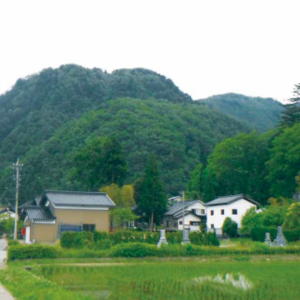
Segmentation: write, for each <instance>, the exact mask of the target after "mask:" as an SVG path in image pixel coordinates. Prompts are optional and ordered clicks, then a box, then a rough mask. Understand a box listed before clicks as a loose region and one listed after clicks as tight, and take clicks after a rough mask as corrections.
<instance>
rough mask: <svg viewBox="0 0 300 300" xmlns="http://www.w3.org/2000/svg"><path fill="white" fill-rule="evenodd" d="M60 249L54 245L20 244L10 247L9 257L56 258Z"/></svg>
mask: <svg viewBox="0 0 300 300" xmlns="http://www.w3.org/2000/svg"><path fill="white" fill-rule="evenodd" d="M58 256H59V251H58V249H57V248H55V247H53V246H46V245H18V246H11V247H9V248H8V259H9V260H15V259H32V258H56V257H58Z"/></svg>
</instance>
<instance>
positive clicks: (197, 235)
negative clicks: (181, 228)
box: [190, 231, 220, 246]
mask: <svg viewBox="0 0 300 300" xmlns="http://www.w3.org/2000/svg"><path fill="white" fill-rule="evenodd" d="M190 241H191V243H192V244H195V245H201V246H219V245H220V242H219V240H218V238H217V236H216V234H215V232H204V233H203V232H198V231H192V232H191V233H190Z"/></svg>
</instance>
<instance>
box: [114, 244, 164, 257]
mask: <svg viewBox="0 0 300 300" xmlns="http://www.w3.org/2000/svg"><path fill="white" fill-rule="evenodd" d="M158 253H159V249H158V248H157V247H156V246H154V245H150V244H146V243H125V244H120V245H118V246H116V247H114V248H113V249H112V251H111V256H113V257H145V256H156V255H157V254H158Z"/></svg>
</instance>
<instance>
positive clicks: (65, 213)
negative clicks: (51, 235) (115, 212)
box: [54, 208, 110, 231]
mask: <svg viewBox="0 0 300 300" xmlns="http://www.w3.org/2000/svg"><path fill="white" fill-rule="evenodd" d="M54 215H55V216H56V223H57V226H58V228H59V226H60V225H62V224H69V225H83V224H95V225H96V230H97V231H109V228H110V220H109V210H87V209H82V210H80V209H57V208H56V209H55V212H54Z"/></svg>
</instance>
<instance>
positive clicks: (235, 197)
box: [205, 194, 259, 206]
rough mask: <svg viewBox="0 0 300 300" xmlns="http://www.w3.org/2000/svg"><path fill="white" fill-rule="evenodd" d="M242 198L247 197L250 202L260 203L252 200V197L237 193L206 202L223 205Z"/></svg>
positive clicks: (211, 204) (210, 204) (212, 204)
mask: <svg viewBox="0 0 300 300" xmlns="http://www.w3.org/2000/svg"><path fill="white" fill-rule="evenodd" d="M240 199H245V200H248V201H249V202H252V203H253V204H255V205H259V203H257V202H256V201H254V200H252V199H251V198H249V197H247V196H245V195H243V194H237V195H228V196H223V197H218V198H216V199H214V200H212V201H209V202H207V203H205V206H215V205H223V204H230V203H233V202H235V201H237V200H240Z"/></svg>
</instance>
